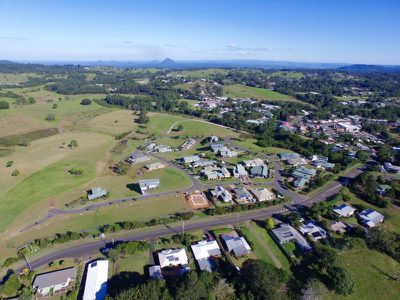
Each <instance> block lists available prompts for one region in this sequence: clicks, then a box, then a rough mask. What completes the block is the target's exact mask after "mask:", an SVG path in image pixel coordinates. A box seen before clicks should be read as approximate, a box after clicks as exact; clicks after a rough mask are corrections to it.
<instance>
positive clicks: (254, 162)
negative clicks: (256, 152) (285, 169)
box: [243, 158, 264, 168]
mask: <svg viewBox="0 0 400 300" xmlns="http://www.w3.org/2000/svg"><path fill="white" fill-rule="evenodd" d="M243 164H244V166H245V167H246V168H250V167H256V166H260V165H264V161H263V160H262V159H261V158H255V159H250V160H244V161H243Z"/></svg>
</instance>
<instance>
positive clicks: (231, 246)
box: [220, 232, 251, 257]
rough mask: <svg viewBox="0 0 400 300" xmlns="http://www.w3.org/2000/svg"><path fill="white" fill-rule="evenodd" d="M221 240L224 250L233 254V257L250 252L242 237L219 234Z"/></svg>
mask: <svg viewBox="0 0 400 300" xmlns="http://www.w3.org/2000/svg"><path fill="white" fill-rule="evenodd" d="M220 237H221V240H222V241H223V243H224V245H225V248H226V250H227V251H228V252H229V253H233V255H235V257H241V256H245V255H248V254H249V253H250V251H251V248H250V246H249V244H248V243H247V241H246V239H245V238H244V237H241V236H238V235H237V234H236V232H235V234H233V235H232V234H221V236H220Z"/></svg>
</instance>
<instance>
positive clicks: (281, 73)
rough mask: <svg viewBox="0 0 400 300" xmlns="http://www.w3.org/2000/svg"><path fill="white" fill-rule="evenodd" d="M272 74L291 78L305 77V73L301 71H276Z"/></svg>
mask: <svg viewBox="0 0 400 300" xmlns="http://www.w3.org/2000/svg"><path fill="white" fill-rule="evenodd" d="M271 75H272V76H278V77H284V78H290V79H302V78H304V74H303V73H301V72H294V71H276V72H273V73H272V74H271Z"/></svg>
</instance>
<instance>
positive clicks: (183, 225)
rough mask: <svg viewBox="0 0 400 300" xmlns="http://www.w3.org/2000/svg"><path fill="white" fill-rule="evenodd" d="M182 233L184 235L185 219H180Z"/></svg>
mask: <svg viewBox="0 0 400 300" xmlns="http://www.w3.org/2000/svg"><path fill="white" fill-rule="evenodd" d="M182 235H185V220H183V221H182Z"/></svg>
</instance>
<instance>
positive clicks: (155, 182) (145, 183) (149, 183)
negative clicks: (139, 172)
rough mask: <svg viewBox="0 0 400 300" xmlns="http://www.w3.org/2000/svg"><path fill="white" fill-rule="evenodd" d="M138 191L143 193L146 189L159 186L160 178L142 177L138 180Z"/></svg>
mask: <svg viewBox="0 0 400 300" xmlns="http://www.w3.org/2000/svg"><path fill="white" fill-rule="evenodd" d="M138 183H139V188H140V192H141V193H142V194H144V193H145V192H146V191H148V190H152V189H156V188H159V187H160V179H158V178H155V179H142V180H139V182H138Z"/></svg>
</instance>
